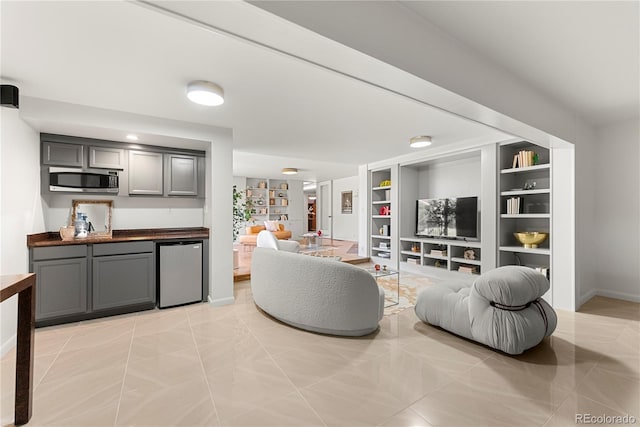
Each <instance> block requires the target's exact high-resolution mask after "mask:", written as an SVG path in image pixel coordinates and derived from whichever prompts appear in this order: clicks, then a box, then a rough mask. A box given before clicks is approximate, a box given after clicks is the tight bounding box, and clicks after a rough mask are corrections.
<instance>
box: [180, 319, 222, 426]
mask: <svg viewBox="0 0 640 427" xmlns="http://www.w3.org/2000/svg"><path fill="white" fill-rule="evenodd" d="M186 315H187V323H188V324H189V330H190V331H191V339H192V340H193V345H195V347H196V353H197V354H198V361H199V362H200V369H201V370H202V376H203V377H204V382H205V383H206V384H207V390H208V391H209V400H211V405H213V410H214V411H215V413H216V420H217V421H218V425H219V426H221V425H222V421H220V414H219V413H218V407H217V406H216V401H215V399H214V398H213V392H212V391H211V385H210V384H209V378H208V377H207V371H206V370H205V369H204V363H203V362H202V355H201V354H200V347H198V342H197V341H196V337H195V334H194V332H193V326H192V325H191V317H190V316H189V313H186Z"/></svg>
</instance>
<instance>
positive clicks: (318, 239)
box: [302, 233, 322, 252]
mask: <svg viewBox="0 0 640 427" xmlns="http://www.w3.org/2000/svg"><path fill="white" fill-rule="evenodd" d="M302 237H303V238H304V239H306V240H307V247H308V248H314V249H315V250H316V252H318V250H319V249H320V247H321V246H322V236H319V235H318V233H304V234H303V235H302Z"/></svg>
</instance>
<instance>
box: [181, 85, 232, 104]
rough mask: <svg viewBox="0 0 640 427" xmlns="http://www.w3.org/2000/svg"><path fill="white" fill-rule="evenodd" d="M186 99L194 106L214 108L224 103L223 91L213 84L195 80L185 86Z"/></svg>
mask: <svg viewBox="0 0 640 427" xmlns="http://www.w3.org/2000/svg"><path fill="white" fill-rule="evenodd" d="M187 98H189V99H190V100H191V101H192V102H195V103H196V104H200V105H206V106H208V107H216V106H218V105H222V104H223V103H224V91H223V90H222V88H221V87H220V86H218V85H217V84H215V83H211V82H207V81H204V80H196V81H194V82H191V83H189V85H188V86H187Z"/></svg>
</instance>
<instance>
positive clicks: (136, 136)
mask: <svg viewBox="0 0 640 427" xmlns="http://www.w3.org/2000/svg"><path fill="white" fill-rule="evenodd" d="M127 139H128V140H130V141H137V140H138V139H140V138H138V135H134V134H132V133H130V134H129V135H127Z"/></svg>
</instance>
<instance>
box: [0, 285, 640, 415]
mask: <svg viewBox="0 0 640 427" xmlns="http://www.w3.org/2000/svg"><path fill="white" fill-rule="evenodd" d="M235 289H236V303H235V304H234V305H230V306H225V307H217V308H213V307H211V306H209V305H207V304H198V305H190V306H186V307H180V308H175V309H168V310H162V311H158V310H155V311H149V312H143V313H138V314H136V315H127V316H118V317H113V318H109V319H102V320H96V321H90V322H82V323H78V324H72V325H64V326H57V327H49V328H43V329H38V330H37V332H36V350H35V356H36V357H35V382H34V385H35V391H34V406H33V414H34V415H33V418H32V421H31V422H30V423H29V425H30V426H43V425H61V426H121V425H146V426H178V425H183V426H197V425H213V426H218V425H223V426H368V425H371V426H374V425H383V426H441V425H442V426H464V425H472V426H483V425H486V426H496V425H523V426H565V425H574V420H575V416H576V414H578V413H580V414H583V413H584V414H592V415H594V416H600V415H608V416H616V415H627V414H628V415H631V416H633V417H635V418H636V420H638V419H640V392H639V388H640V367H639V360H640V340H639V336H640V309H639V307H640V306H639V305H638V304H633V303H628V302H623V301H617V300H612V299H607V298H601V297H597V298H594V299H593V300H591V301H590V302H589V303H587V304H586V305H585V306H584V307H583V308H582V310H581V312H579V313H572V312H566V311H559V312H558V315H559V324H558V329H557V331H556V332H555V334H554V335H553V336H552V337H551V338H549V339H546V340H545V341H544V342H543V343H542V344H541V345H540V346H538V347H537V348H535V349H533V350H530V351H528V352H527V353H525V354H524V355H522V356H518V357H511V356H507V355H504V354H501V353H498V352H495V351H492V350H490V349H488V348H485V347H483V346H480V345H477V344H474V343H472V342H469V341H465V340H463V339H460V338H458V337H456V336H453V335H450V334H448V333H446V332H444V331H442V330H439V329H437V328H434V327H431V326H428V325H425V324H423V323H421V322H420V321H418V319H417V318H416V316H415V314H414V313H413V310H412V309H407V310H404V311H402V312H400V313H398V314H394V315H390V316H386V317H385V318H384V319H383V320H382V322H381V323H380V330H379V331H378V332H377V333H375V334H373V335H371V336H368V337H364V338H357V339H354V338H338V337H331V336H322V335H316V334H312V333H307V332H303V331H300V330H296V329H293V328H291V327H289V326H286V325H283V324H281V323H279V322H277V321H274V320H272V319H271V318H269V317H267V316H265V315H264V314H262V313H261V312H260V311H258V310H257V309H256V307H255V305H254V304H253V301H252V298H251V291H250V287H249V282H239V283H236V288H235ZM14 358H15V355H13V354H12V353H10V354H8V355H7V356H5V358H3V360H2V362H1V363H2V365H1V374H2V380H1V390H2V399H1V405H2V406H1V420H2V425H3V426H4V425H11V423H12V421H13V381H14V374H13V371H14V362H15V359H14ZM637 423H640V421H637Z"/></svg>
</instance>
